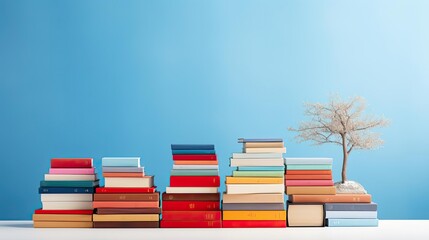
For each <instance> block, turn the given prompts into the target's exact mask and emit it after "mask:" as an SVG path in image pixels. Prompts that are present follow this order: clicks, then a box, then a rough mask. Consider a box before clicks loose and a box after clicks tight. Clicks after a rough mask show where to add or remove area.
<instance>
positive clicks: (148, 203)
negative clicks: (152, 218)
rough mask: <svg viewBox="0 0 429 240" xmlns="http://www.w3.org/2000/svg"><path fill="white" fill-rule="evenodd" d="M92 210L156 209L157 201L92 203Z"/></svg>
mask: <svg viewBox="0 0 429 240" xmlns="http://www.w3.org/2000/svg"><path fill="white" fill-rule="evenodd" d="M93 207H94V208H157V207H159V201H145V202H143V201H94V202H93Z"/></svg>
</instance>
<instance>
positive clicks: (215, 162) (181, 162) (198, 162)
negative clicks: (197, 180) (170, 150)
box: [174, 160, 219, 166]
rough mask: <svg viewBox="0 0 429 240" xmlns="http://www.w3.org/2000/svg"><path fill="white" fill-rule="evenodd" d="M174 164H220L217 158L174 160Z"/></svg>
mask: <svg viewBox="0 0 429 240" xmlns="http://www.w3.org/2000/svg"><path fill="white" fill-rule="evenodd" d="M174 165H216V166H217V165H219V162H218V161H217V160H190V161H185V160H179V161H174Z"/></svg>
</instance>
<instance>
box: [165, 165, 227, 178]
mask: <svg viewBox="0 0 429 240" xmlns="http://www.w3.org/2000/svg"><path fill="white" fill-rule="evenodd" d="M208 166H210V165H208ZM170 175H171V176H217V175H219V171H218V170H211V169H209V170H182V169H180V170H178V169H173V170H171V174H170Z"/></svg>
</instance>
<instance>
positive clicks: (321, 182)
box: [285, 180, 334, 186]
mask: <svg viewBox="0 0 429 240" xmlns="http://www.w3.org/2000/svg"><path fill="white" fill-rule="evenodd" d="M285 185H286V186H334V182H333V181H332V180H285Z"/></svg>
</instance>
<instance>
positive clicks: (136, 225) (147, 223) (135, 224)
mask: <svg viewBox="0 0 429 240" xmlns="http://www.w3.org/2000/svg"><path fill="white" fill-rule="evenodd" d="M94 228H159V221H143V222H124V221H119V222H94Z"/></svg>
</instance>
